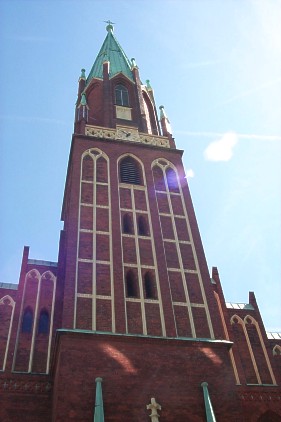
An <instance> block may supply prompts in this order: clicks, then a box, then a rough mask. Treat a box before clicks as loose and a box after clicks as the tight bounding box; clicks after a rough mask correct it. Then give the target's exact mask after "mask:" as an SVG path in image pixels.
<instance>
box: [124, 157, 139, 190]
mask: <svg viewBox="0 0 281 422" xmlns="http://www.w3.org/2000/svg"><path fill="white" fill-rule="evenodd" d="M120 180H121V183H130V184H133V185H141V184H142V183H141V174H140V169H139V165H138V163H137V162H136V160H134V159H133V158H132V157H130V156H129V157H125V158H123V160H121V163H120Z"/></svg>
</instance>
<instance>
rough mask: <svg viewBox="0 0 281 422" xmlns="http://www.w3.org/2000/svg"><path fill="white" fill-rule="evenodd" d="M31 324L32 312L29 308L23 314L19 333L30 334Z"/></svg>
mask: <svg viewBox="0 0 281 422" xmlns="http://www.w3.org/2000/svg"><path fill="white" fill-rule="evenodd" d="M32 324H33V312H32V310H31V308H26V310H25V311H24V314H23V319H22V326H21V331H22V332H23V333H31V331H32Z"/></svg>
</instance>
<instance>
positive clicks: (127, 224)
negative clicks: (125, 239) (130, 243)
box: [123, 214, 133, 234]
mask: <svg viewBox="0 0 281 422" xmlns="http://www.w3.org/2000/svg"><path fill="white" fill-rule="evenodd" d="M123 233H126V234H132V233H133V224H132V219H131V217H130V216H129V215H128V214H125V215H124V216H123Z"/></svg>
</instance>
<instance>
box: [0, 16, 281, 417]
mask: <svg viewBox="0 0 281 422" xmlns="http://www.w3.org/2000/svg"><path fill="white" fill-rule="evenodd" d="M159 120H160V121H159ZM159 120H158V117H157V109H156V105H155V101H154V96H153V90H152V88H151V86H150V84H149V81H147V82H146V84H143V83H142V82H141V79H140V75H139V69H138V67H137V65H136V63H135V60H134V59H132V60H129V59H128V57H127V56H126V54H125V52H124V51H123V49H122V47H121V46H120V44H119V43H118V41H117V39H116V38H115V36H114V34H113V27H112V25H111V24H110V23H109V24H108V26H107V35H106V38H105V41H104V43H103V45H102V47H101V49H100V52H99V53H98V56H97V58H96V60H95V63H94V65H93V67H92V69H91V71H90V73H89V75H88V76H87V77H86V75H85V71H84V70H82V73H81V76H80V79H79V88H78V99H77V104H76V111H75V124H74V134H73V137H72V143H71V149H70V156H69V164H68V171H67V178H66V184H65V192H64V199H63V207H62V220H63V222H64V228H63V230H62V231H61V236H60V244H59V254H58V261H57V262H48V261H40V260H36V259H31V258H30V257H29V248H28V247H25V248H24V252H23V258H22V265H21V271H20V278H19V284H18V285H11V284H5V283H2V284H1V285H0V391H1V394H0V420H1V421H3V422H8V421H9V422H16V421H19V420H21V421H28V422H37V421H41V422H45V421H46V422H47V421H48V422H49V421H54V422H64V421H75V422H78V421H81V422H87V421H94V422H104V421H106V422H119V421H121V420H125V421H126V420H128V421H129V420H130V421H131V420H134V421H136V422H138V421H139V422H140V421H142V422H143V421H149V419H151V420H152V422H157V421H158V420H159V419H160V420H161V421H162V422H165V421H167V422H168V421H169V422H173V421H177V422H184V421H185V422H186V421H194V422H197V421H198V422H199V421H200V422H201V421H208V422H210V421H213V422H214V421H217V422H224V421H228V422H237V421H239V422H243V421H245V422H248V421H252V422H258V421H259V422H269V421H272V422H277V421H281V388H280V384H281V334H278V333H266V331H265V328H264V325H263V321H262V318H261V315H260V312H259V308H258V305H257V302H256V300H255V295H254V293H252V292H251V293H250V294H249V303H246V304H245V303H244V304H237V303H226V302H225V299H224V295H223V290H222V286H221V282H220V277H219V273H218V270H217V268H213V270H212V274H211V275H210V274H209V270H208V267H207V262H206V258H205V255H204V249H203V245H202V242H201V238H200V233H199V229H198V226H197V222H196V216H195V212H194V209H193V205H192V201H191V197H190V193H189V188H188V183H187V179H186V177H185V173H184V168H183V163H182V153H183V151H181V150H178V149H177V148H176V144H175V140H174V138H173V137H172V133H171V128H170V124H169V120H168V118H167V116H166V113H165V110H164V108H163V107H162V106H161V107H160V119H159Z"/></svg>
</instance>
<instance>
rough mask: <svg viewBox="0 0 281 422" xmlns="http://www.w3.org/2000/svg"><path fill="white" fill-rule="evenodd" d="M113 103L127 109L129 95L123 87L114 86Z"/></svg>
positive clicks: (119, 85)
mask: <svg viewBox="0 0 281 422" xmlns="http://www.w3.org/2000/svg"><path fill="white" fill-rule="evenodd" d="M115 103H116V104H117V105H120V106H123V107H129V93H128V90H127V88H126V87H125V86H124V85H121V84H118V85H116V86H115Z"/></svg>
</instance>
